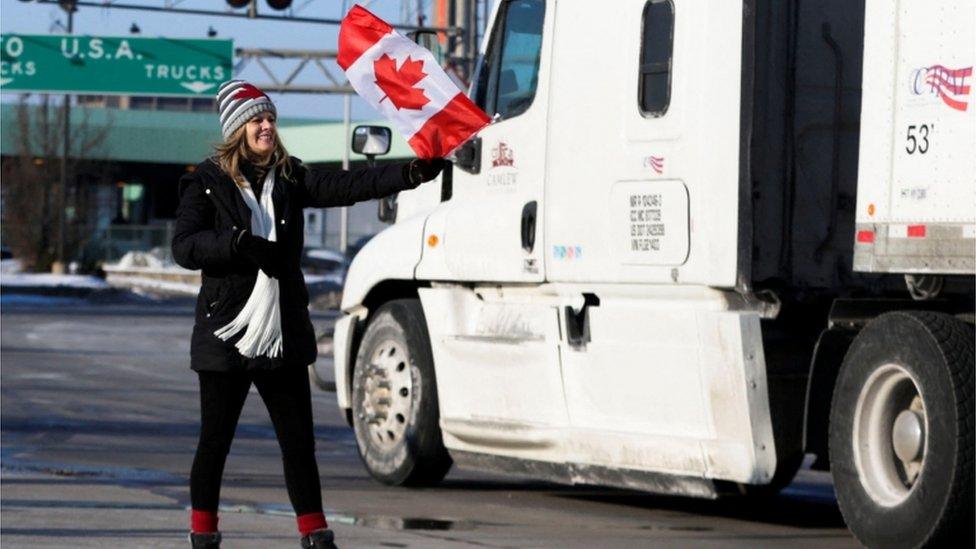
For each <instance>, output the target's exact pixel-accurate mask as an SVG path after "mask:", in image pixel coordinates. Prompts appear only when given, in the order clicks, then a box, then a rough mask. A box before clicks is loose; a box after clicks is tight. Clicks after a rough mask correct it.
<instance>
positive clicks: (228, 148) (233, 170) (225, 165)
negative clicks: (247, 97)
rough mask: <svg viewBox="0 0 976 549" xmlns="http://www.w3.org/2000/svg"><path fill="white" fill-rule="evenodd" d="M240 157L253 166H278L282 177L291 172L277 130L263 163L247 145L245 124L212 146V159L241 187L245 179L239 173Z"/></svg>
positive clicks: (272, 167)
mask: <svg viewBox="0 0 976 549" xmlns="http://www.w3.org/2000/svg"><path fill="white" fill-rule="evenodd" d="M242 159H245V160H247V161H249V162H251V163H253V164H254V165H255V166H261V167H267V168H268V169H271V170H275V169H278V168H279V167H280V168H281V174H282V176H283V177H288V176H289V175H290V174H291V165H290V163H289V162H288V151H287V150H285V146H284V145H283V144H282V143H281V137H280V136H279V135H277V132H276V133H275V150H274V152H273V153H272V154H271V155H270V156H268V157H267V159H265V161H264V162H263V163H262V162H261V159H260V158H258V157H257V156H256V155H255V154H254V153H252V152H251V148H250V147H249V146H248V145H247V127H246V125H245V126H241V127H240V128H238V129H237V130H236V131H234V133H233V135H231V136H230V137H229V138H228V139H227V140H225V141H224V142H222V143H218V144H217V145H215V146H214V160H215V161H216V162H217V165H218V166H220V169H221V170H223V171H224V173H226V174H227V175H229V176H230V178H231V179H232V180H233V181H234V183H236V184H237V186H238V187H242V188H243V187H244V185H245V183H246V180H245V179H244V176H243V175H242V174H241V160H242Z"/></svg>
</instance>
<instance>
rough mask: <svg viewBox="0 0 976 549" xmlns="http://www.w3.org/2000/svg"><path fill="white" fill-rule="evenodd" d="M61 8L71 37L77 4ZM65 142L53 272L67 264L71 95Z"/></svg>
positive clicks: (66, 111)
mask: <svg viewBox="0 0 976 549" xmlns="http://www.w3.org/2000/svg"><path fill="white" fill-rule="evenodd" d="M61 8H62V9H64V11H65V12H66V13H67V14H68V26H67V27H66V30H67V33H68V34H69V35H70V34H72V32H73V31H74V18H75V9H76V8H75V4H74V2H73V1H71V0H68V1H65V2H62V3H61ZM63 132H64V135H63V140H62V143H61V144H62V147H61V184H60V185H59V189H58V248H57V263H55V266H54V268H53V269H52V270H53V271H59V272H62V273H63V272H64V270H65V268H66V266H67V263H66V262H65V256H64V254H65V240H66V238H67V234H68V230H67V224H68V215H67V212H66V209H67V206H68V200H67V199H68V192H67V187H68V153H69V152H70V150H71V94H68V93H66V94H64V125H63Z"/></svg>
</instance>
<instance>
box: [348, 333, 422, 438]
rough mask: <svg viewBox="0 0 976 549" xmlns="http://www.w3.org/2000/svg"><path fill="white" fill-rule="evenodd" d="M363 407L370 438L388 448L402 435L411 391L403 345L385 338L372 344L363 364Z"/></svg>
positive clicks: (408, 409) (408, 410)
mask: <svg viewBox="0 0 976 549" xmlns="http://www.w3.org/2000/svg"><path fill="white" fill-rule="evenodd" d="M363 392H364V395H363V397H364V398H363V407H362V410H361V411H360V415H359V418H360V419H361V420H362V421H363V423H365V425H366V428H367V431H368V436H369V439H370V442H371V443H372V444H375V445H376V446H378V447H380V448H382V449H384V450H390V449H392V448H393V447H395V446H396V445H397V444H398V443H399V442H400V440H402V438H403V436H404V432H405V431H406V426H407V418H409V417H410V407H411V406H410V403H411V398H412V392H413V384H412V375H411V372H410V357H408V356H407V353H406V349H405V348H404V346H403V345H402V344H401V343H399V342H397V341H393V340H387V341H384V342H383V343H381V344H380V345H378V346H377V347H376V351H374V352H373V355H372V356H371V357H370V360H369V363H368V365H367V366H366V379H365V381H364V383H363Z"/></svg>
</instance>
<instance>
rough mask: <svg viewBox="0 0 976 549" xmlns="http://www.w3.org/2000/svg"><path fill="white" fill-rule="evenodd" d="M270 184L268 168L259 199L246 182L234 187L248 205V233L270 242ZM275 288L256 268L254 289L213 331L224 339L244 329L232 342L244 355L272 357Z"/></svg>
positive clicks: (277, 347)
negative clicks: (240, 335)
mask: <svg viewBox="0 0 976 549" xmlns="http://www.w3.org/2000/svg"><path fill="white" fill-rule="evenodd" d="M274 184H275V175H274V169H271V170H268V175H267V176H266V177H265V178H264V187H263V188H262V189H261V202H260V203H259V202H258V200H257V198H256V197H255V196H254V191H252V190H251V186H250V184H248V185H247V186H246V187H241V186H238V187H237V188H238V190H239V191H240V192H241V196H243V197H244V202H245V203H246V204H247V207H248V208H250V209H251V234H253V235H254V236H260V237H262V238H266V239H268V240H270V241H271V242H275V241H276V239H277V237H276V236H275V224H274V218H275V211H274V203H273V202H272V201H271V191H272V190H273V189H274ZM279 291H280V289H279V286H278V279H275V278H271V277H269V276H268V275H266V274H265V273H264V271H262V270H260V269H258V277H257V280H255V282H254V289H253V290H251V296H250V297H248V298H247V303H245V304H244V308H243V309H241V312H240V313H238V314H237V316H236V317H235V318H234V320H232V321H230V323H229V324H227V325H226V326H224V327H223V328H220V329H219V330H217V331H215V332H214V335H216V336H217V337H219V338H220V339H222V340H224V341H227V340H228V339H230V338H231V337H233V336H234V335H235V334H237V333H238V332H240V331H241V330H245V332H244V336H243V337H241V339H240V341H238V342H237V343H236V345H235V346H236V347H237V349H238V350H239V351H240V353H241V354H242V355H244V356H246V357H248V358H254V357H256V356H261V355H267V356H269V357H272V358H274V357H277V356H281V348H282V342H281V307H280V305H279V302H278V296H279Z"/></svg>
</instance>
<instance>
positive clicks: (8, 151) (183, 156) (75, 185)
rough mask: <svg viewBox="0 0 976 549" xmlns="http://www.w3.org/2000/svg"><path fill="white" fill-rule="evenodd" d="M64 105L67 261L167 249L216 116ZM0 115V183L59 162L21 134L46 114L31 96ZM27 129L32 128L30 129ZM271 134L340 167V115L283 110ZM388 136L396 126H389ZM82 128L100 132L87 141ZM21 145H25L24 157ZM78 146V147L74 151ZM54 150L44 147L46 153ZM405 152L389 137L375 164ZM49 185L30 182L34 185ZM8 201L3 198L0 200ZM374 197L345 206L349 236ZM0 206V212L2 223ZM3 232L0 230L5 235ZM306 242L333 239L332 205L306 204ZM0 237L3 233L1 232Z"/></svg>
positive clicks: (156, 103) (202, 101)
mask: <svg viewBox="0 0 976 549" xmlns="http://www.w3.org/2000/svg"><path fill="white" fill-rule="evenodd" d="M77 104H78V105H77V106H76V107H74V108H73V109H72V111H71V120H70V122H71V132H72V135H73V136H75V139H73V149H72V151H71V154H70V156H71V157H72V159H73V161H72V163H73V164H74V165H76V166H78V168H77V169H74V168H73V170H72V172H73V173H74V175H73V177H72V180H71V181H69V185H68V189H69V203H70V204H72V205H73V206H72V207H73V209H72V210H71V215H70V216H69V217H70V219H69V224H73V226H75V227H76V228H77V229H78V230H79V231H80V232H81V233H84V238H82V239H81V240H82V241H83V244H80V245H79V246H78V249H76V250H75V253H74V254H73V256H74V257H71V258H69V259H71V260H79V261H82V262H83V263H87V264H92V263H95V262H97V261H106V260H114V259H118V258H119V257H121V256H122V255H123V254H125V253H126V252H128V251H131V250H149V249H152V248H153V247H158V246H161V247H168V245H169V241H170V238H171V234H172V224H173V220H174V219H175V216H176V208H177V205H178V203H179V197H178V194H177V182H178V181H179V179H180V177H182V176H183V175H184V174H185V173H187V172H189V171H192V170H193V169H194V167H195V166H196V164H197V163H199V162H200V161H201V160H203V159H204V158H206V157H207V155H208V154H210V152H211V150H212V147H213V145H214V144H216V143H217V142H219V141H220V139H221V136H220V131H219V125H218V123H217V115H216V113H215V112H214V110H213V100H212V99H209V98H194V99H186V98H167V97H125V96H121V97H120V96H80V97H79V98H78V102H77ZM0 109H2V111H0V117H2V118H3V120H4V121H5V124H4V126H5V128H4V131H3V132H2V135H0V162H2V164H3V174H4V179H5V184H4V186H3V187H2V189H3V191H4V192H3V194H4V195H6V191H7V190H8V188H10V185H8V183H9V181H7V178H8V177H11V178H14V177H17V176H16V175H14V174H15V173H19V172H16V171H15V170H13V169H12V167H13V166H14V165H16V164H17V163H18V162H25V161H29V162H30V163H31V164H34V165H37V166H43V165H44V164H45V163H47V162H53V163H57V162H58V161H59V154H60V149H57V148H54V149H52V148H51V147H46V146H44V144H43V139H40V140H39V139H37V136H36V135H35V136H30V138H28V139H25V138H24V131H25V129H24V128H22V127H19V126H23V124H18V122H17V121H19V120H22V119H24V118H25V117H26V119H29V120H31V121H32V122H31V123H30V124H29V125H30V126H31V128H34V127H36V126H43V124H37V122H38V120H40V119H42V118H43V117H45V116H48V117H50V116H51V114H50V113H46V114H45V113H44V112H42V109H41V108H40V106H39V105H36V104H29V103H25V104H17V103H4V104H3V105H2V106H0ZM27 131H32V130H30V129H28V130H27ZM279 133H280V135H281V138H282V140H283V142H284V143H285V145H286V147H288V150H289V152H290V153H291V154H292V155H294V156H296V157H298V158H301V159H302V160H303V161H304V162H305V163H306V164H309V165H311V166H314V167H320V168H326V169H341V165H342V157H343V147H348V146H349V144H348V142H347V140H346V137H345V129H344V127H343V124H342V123H341V122H331V121H326V122H323V121H321V120H311V119H288V118H283V119H281V120H280V122H279ZM394 134H395V135H396V132H394ZM85 135H99V136H101V139H99V140H98V142H97V143H93V144H91V145H90V146H87V147H86V146H84V145H80V144H81V143H84V142H85V139H84V136H85ZM25 146H27V147H30V149H31V150H29V151H27V154H26V155H25V154H24V153H25ZM79 147H80V148H81V149H83V150H79ZM52 152H53V153H54V154H51V153H52ZM412 156H413V153H412V151H411V150H410V149H409V147H408V145H407V144H406V142H405V141H403V139H402V138H399V137H396V138H395V139H394V143H393V145H392V147H391V151H390V154H389V155H387V156H386V157H381V159H379V161H380V163H382V162H389V161H394V160H398V159H403V158H407V157H412ZM361 166H365V159H364V158H363V157H361V156H358V155H352V158H351V167H352V168H356V167H361ZM45 184H50V182H45V181H35V182H32V185H38V186H42V185H45ZM7 203H8V201H6V200H4V203H3V204H4V206H5V207H6V205H7ZM376 211H377V205H376V203H375V202H371V203H363V204H358V205H356V206H353V207H352V208H350V212H349V242H350V243H355V242H357V241H358V240H361V239H362V238H363V237H365V236H369V235H372V234H375V233H376V232H379V230H381V229H382V228H383V226H384V225H383V223H382V222H380V221H379V220H378V219H377V216H376ZM7 213H8V212H6V211H3V212H0V214H2V217H3V219H4V221H5V223H4V229H5V230H6V225H7V218H8V215H7ZM5 236H6V235H4V237H5ZM305 240H306V246H309V247H330V248H338V247H339V215H338V210H336V211H335V212H334V213H330V212H329V211H328V210H307V211H306V239H305ZM4 241H6V238H4Z"/></svg>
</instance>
